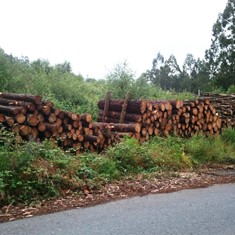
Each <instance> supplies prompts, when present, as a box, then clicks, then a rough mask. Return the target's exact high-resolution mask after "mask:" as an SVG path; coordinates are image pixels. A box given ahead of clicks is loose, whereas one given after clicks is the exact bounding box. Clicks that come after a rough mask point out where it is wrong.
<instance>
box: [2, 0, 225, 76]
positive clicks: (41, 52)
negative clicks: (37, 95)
mask: <svg viewBox="0 0 235 235" xmlns="http://www.w3.org/2000/svg"><path fill="white" fill-rule="evenodd" d="M226 3H227V0H20V1H19V0H7V1H6V0H0V47H1V48H2V49H3V50H4V51H5V53H7V54H12V55H13V56H17V57H21V56H27V57H28V58H29V60H30V61H33V60H37V59H43V60H48V61H49V62H50V63H51V64H52V65H54V64H58V63H63V62H65V61H68V62H70V64H71V66H72V70H73V72H74V73H75V74H81V75H82V76H83V77H85V78H88V77H89V78H96V79H100V78H105V76H106V75H107V74H108V73H110V72H111V71H112V70H113V69H114V67H115V65H117V64H120V63H123V62H124V61H126V62H127V63H128V65H129V67H130V68H131V69H132V70H133V71H134V73H135V74H136V76H139V75H140V74H141V73H143V72H145V71H146V70H147V69H151V66H152V60H153V59H154V58H155V57H156V55H157V53H158V52H160V53H161V54H162V55H163V56H164V57H165V59H168V57H169V56H170V55H172V54H173V55H174V56H175V57H176V59H177V61H178V63H179V64H180V65H182V64H183V62H184V59H185V57H186V55H187V54H188V53H191V54H193V56H194V57H195V58H203V57H204V54H205V50H206V49H208V48H209V47H210V43H211V37H212V27H213V24H214V23H215V22H216V20H217V17H218V14H219V13H222V12H223V10H224V8H225V6H226Z"/></svg>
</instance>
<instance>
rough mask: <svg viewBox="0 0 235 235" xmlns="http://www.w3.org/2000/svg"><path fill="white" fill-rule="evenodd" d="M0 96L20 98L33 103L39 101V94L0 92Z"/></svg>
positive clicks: (13, 98) (38, 102)
mask: <svg viewBox="0 0 235 235" xmlns="http://www.w3.org/2000/svg"><path fill="white" fill-rule="evenodd" d="M0 97H1V98H6V99H12V100H22V101H27V102H32V103H35V104H40V103H41V99H42V97H41V96H35V95H27V94H14V93H0Z"/></svg>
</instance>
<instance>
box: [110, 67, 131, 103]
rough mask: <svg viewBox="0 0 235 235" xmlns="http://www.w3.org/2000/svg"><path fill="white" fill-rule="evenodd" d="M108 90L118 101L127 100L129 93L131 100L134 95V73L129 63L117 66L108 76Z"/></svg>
mask: <svg viewBox="0 0 235 235" xmlns="http://www.w3.org/2000/svg"><path fill="white" fill-rule="evenodd" d="M106 79H107V86H108V90H109V91H111V93H112V97H113V98H116V99H123V98H125V96H126V94H127V93H128V92H129V94H130V96H131V98H133V95H134V93H135V92H134V84H135V80H134V73H133V71H132V70H131V69H130V68H129V66H128V64H127V62H124V63H122V64H118V65H116V66H115V68H114V69H113V71H111V72H110V73H109V74H108V75H107V76H106Z"/></svg>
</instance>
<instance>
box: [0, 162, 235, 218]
mask: <svg viewBox="0 0 235 235" xmlns="http://www.w3.org/2000/svg"><path fill="white" fill-rule="evenodd" d="M225 183H235V165H214V166H211V167H206V168H203V169H200V170H197V171H194V172H191V171H187V172H175V173H163V174H155V175H153V174H152V175H151V176H148V177H147V176H146V175H145V176H143V175H137V176H135V178H127V179H123V180H122V181H116V182H113V183H110V184H106V185H105V186H103V187H102V188H101V189H97V190H89V189H88V188H84V192H83V193H82V194H80V195H76V194H70V193H69V192H68V194H67V196H65V197H61V198H56V199H51V200H45V201H40V202H37V203H36V204H34V205H31V206H12V205H8V206H4V207H2V208H0V222H7V221H13V220H16V219H23V218H28V217H32V216H37V215H42V214H48V213H54V212H59V211H64V210H68V209H72V208H81V207H88V206H94V205H97V204H101V203H106V202H110V201H114V200H120V199H124V198H129V197H133V196H144V195H147V194H155V193H170V192H175V191H179V190H183V189H194V188H202V187H208V186H211V185H214V184H225Z"/></svg>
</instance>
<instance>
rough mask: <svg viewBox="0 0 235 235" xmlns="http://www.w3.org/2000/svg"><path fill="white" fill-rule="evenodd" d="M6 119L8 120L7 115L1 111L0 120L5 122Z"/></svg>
mask: <svg viewBox="0 0 235 235" xmlns="http://www.w3.org/2000/svg"><path fill="white" fill-rule="evenodd" d="M5 121H6V116H5V115H4V114H1V113H0V122H5Z"/></svg>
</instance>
